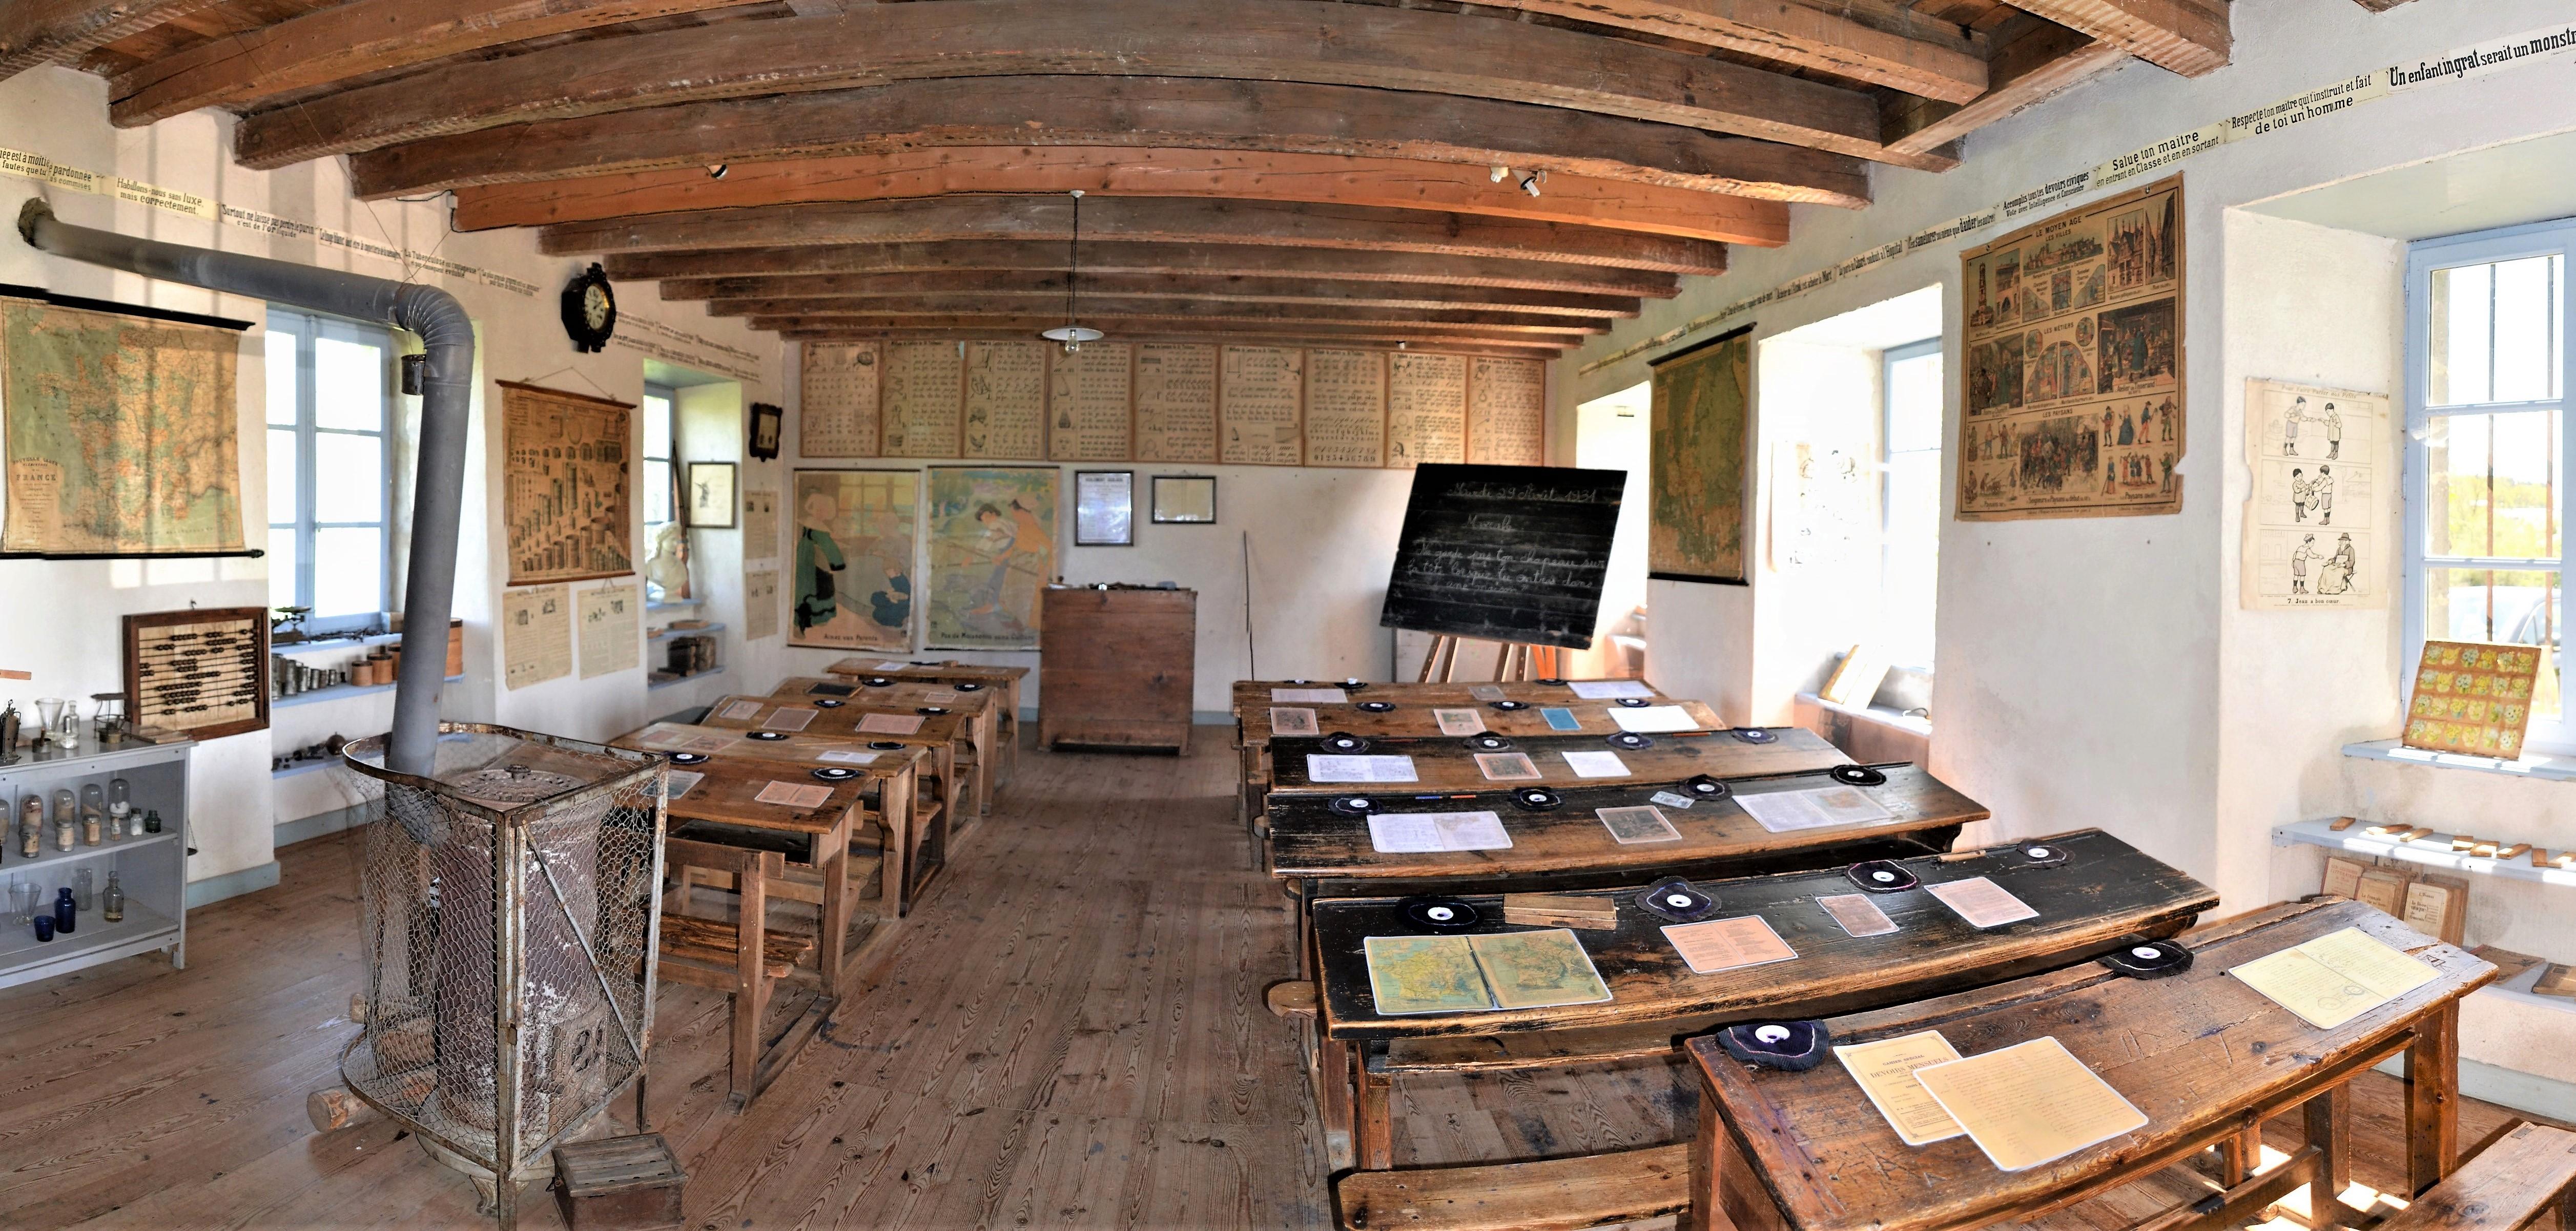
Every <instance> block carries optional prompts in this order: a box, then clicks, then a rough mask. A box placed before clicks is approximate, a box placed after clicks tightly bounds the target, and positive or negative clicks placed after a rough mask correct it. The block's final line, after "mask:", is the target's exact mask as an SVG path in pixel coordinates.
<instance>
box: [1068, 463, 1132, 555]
mask: <svg viewBox="0 0 2576 1231" xmlns="http://www.w3.org/2000/svg"><path fill="white" fill-rule="evenodd" d="M1073 545H1074V546H1076V547H1133V546H1135V545H1136V472H1135V471H1133V470H1077V471H1075V472H1073Z"/></svg>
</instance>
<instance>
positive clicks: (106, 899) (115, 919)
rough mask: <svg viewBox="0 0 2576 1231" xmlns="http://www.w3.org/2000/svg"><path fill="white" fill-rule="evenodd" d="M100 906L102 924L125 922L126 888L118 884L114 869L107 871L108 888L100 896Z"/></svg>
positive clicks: (99, 913) (99, 915) (99, 912)
mask: <svg viewBox="0 0 2576 1231" xmlns="http://www.w3.org/2000/svg"><path fill="white" fill-rule="evenodd" d="M98 906H99V910H98V917H99V921H100V922H103V923H123V922H125V886H123V885H120V884H117V883H116V869H114V868H110V869H108V870H107V888H106V889H105V890H104V891H102V892H101V893H100V894H99V895H98Z"/></svg>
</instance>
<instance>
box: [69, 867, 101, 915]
mask: <svg viewBox="0 0 2576 1231" xmlns="http://www.w3.org/2000/svg"><path fill="white" fill-rule="evenodd" d="M72 905H74V906H77V907H79V908H80V909H82V910H95V909H97V907H98V874H97V873H95V872H92V871H90V870H89V869H87V868H80V869H77V870H75V871H74V872H73V873H72Z"/></svg>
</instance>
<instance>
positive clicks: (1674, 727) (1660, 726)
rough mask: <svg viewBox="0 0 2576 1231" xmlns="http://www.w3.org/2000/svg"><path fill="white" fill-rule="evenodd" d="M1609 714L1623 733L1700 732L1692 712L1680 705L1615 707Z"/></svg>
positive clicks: (1612, 707) (1611, 708)
mask: <svg viewBox="0 0 2576 1231" xmlns="http://www.w3.org/2000/svg"><path fill="white" fill-rule="evenodd" d="M1608 713H1609V715H1610V721H1612V722H1615V723H1618V724H1619V729H1620V730H1622V731H1644V732H1655V731H1696V730H1699V723H1698V721H1697V720H1695V719H1693V718H1692V717H1691V715H1690V711H1689V710H1686V709H1683V708H1682V707H1680V706H1678V705H1649V706H1644V707H1642V708H1639V709H1630V708H1628V707H1627V706H1624V705H1614V706H1611V707H1610V709H1609V711H1608Z"/></svg>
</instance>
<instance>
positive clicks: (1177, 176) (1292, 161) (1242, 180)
mask: <svg viewBox="0 0 2576 1231" xmlns="http://www.w3.org/2000/svg"><path fill="white" fill-rule="evenodd" d="M1537 188H1538V191H1537V193H1536V194H1534V195H1533V194H1532V193H1530V192H1528V191H1525V190H1524V189H1523V188H1522V187H1521V186H1520V185H1519V184H1517V183H1515V182H1513V181H1512V180H1511V179H1510V178H1509V177H1506V178H1505V179H1503V180H1502V181H1500V182H1497V181H1495V179H1494V178H1493V176H1492V174H1491V173H1490V172H1488V171H1487V170H1486V169H1485V168H1483V167H1469V166H1464V165H1461V164H1458V163H1430V162H1414V161H1411V160H1409V159H1402V158H1355V157H1352V156H1350V155H1346V154H1265V153H1258V152H1251V151H1244V150H1155V149H1124V148H1117V147H1108V148H1096V147H1091V146H1040V147H1035V148H1031V147H1027V146H1021V147H1017V148H983V147H972V146H968V147H956V146H951V147H942V148H937V149H928V150H908V151H905V152H903V153H898V154H882V155H880V154H868V155H859V156H855V157H846V158H805V159H797V160H794V161H789V162H763V163H734V164H731V165H729V166H728V167H727V168H726V173H725V176H724V178H722V179H717V178H715V177H714V176H712V175H711V174H709V173H708V172H707V171H705V170H703V169H694V168H693V169H686V170H672V171H638V172H633V173H630V174H624V175H597V176H586V177H583V178H580V179H566V180H540V181H538V182H536V183H532V184H489V185H484V186H481V187H476V188H460V189H458V190H457V193H456V214H455V222H456V226H457V229H459V230H465V231H480V230H486V229H489V228H493V227H509V226H549V225H553V224H557V223H566V222H595V221H600V220H603V219H613V218H626V217H634V216H638V215H649V214H667V213H679V212H684V211H691V210H709V209H730V208H739V207H746V206H760V205H790V204H802V203H815V202H852V201H886V200H918V199H921V198H925V197H939V196H949V195H958V194H979V193H1061V192H1071V191H1075V190H1080V191H1082V192H1084V193H1087V194H1089V195H1091V196H1092V197H1095V198H1105V197H1213V198H1230V199H1234V200H1245V201H1305V202H1311V203H1314V204H1318V205H1333V204H1342V205H1365V206H1374V207H1378V208H1384V209H1417V210H1418V209H1430V210H1443V211H1448V212H1453V213H1459V214H1475V215H1480V216H1486V217H1496V218H1526V219H1535V220H1538V221H1542V222H1557V223H1567V224H1571V225H1574V226H1592V227H1609V228H1613V229H1616V230H1622V231H1641V232H1645V233H1647V234H1652V235H1676V236H1681V237H1684V238H1689V239H1705V240H1712V241H1715V242H1718V243H1735V244H1752V245H1755V246H1758V247H1765V248H1776V247H1779V246H1780V245H1782V244H1785V243H1787V242H1789V207H1788V206H1786V205H1784V204H1781V203H1780V202H1778V201H1756V200H1753V199H1751V198H1747V197H1731V196H1727V195H1724V194H1722V193H1714V192H1694V191H1692V190H1691V189H1688V188H1659V187H1655V186H1652V185H1647V184H1622V183H1616V182H1613V181H1608V180H1596V179H1590V178H1587V177H1584V176H1574V175H1562V176H1551V177H1548V178H1547V179H1546V180H1545V181H1544V182H1543V183H1540V184H1538V185H1537Z"/></svg>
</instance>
